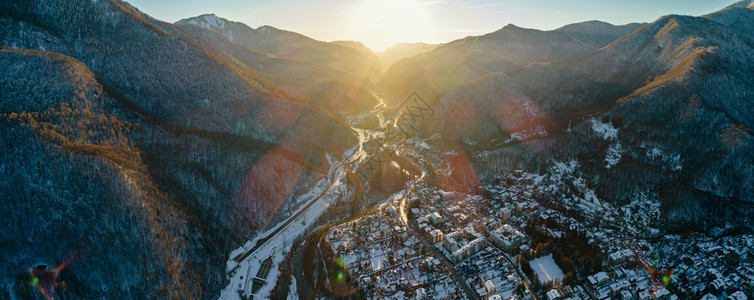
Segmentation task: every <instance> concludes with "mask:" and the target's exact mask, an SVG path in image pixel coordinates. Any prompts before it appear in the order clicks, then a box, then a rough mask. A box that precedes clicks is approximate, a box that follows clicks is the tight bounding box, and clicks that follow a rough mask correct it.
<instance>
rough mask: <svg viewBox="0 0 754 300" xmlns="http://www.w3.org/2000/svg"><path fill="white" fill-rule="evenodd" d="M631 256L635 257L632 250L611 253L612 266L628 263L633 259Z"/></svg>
mask: <svg viewBox="0 0 754 300" xmlns="http://www.w3.org/2000/svg"><path fill="white" fill-rule="evenodd" d="M631 255H633V253H632V252H631V250H628V249H623V250H620V251H616V252H613V253H610V255H609V257H608V258H609V261H610V264H612V265H617V264H621V263H624V262H626V261H628V259H629V258H631Z"/></svg>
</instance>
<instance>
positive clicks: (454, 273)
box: [408, 223, 480, 299]
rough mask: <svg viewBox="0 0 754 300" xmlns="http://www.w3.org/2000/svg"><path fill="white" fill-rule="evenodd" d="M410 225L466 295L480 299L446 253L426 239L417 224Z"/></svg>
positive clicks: (412, 230)
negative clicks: (438, 249)
mask: <svg viewBox="0 0 754 300" xmlns="http://www.w3.org/2000/svg"><path fill="white" fill-rule="evenodd" d="M408 227H409V228H411V232H413V233H414V236H416V238H418V239H419V241H420V242H421V243H422V244H423V245H424V247H427V249H429V251H432V256H434V257H436V258H437V259H439V260H440V263H442V265H443V266H445V268H446V269H448V274H449V275H450V278H451V279H453V281H455V283H456V284H457V285H458V286H460V287H461V289H462V290H463V292H464V293H465V294H466V297H467V298H469V299H480V298H479V296H477V293H476V290H474V289H472V288H471V287H470V286H469V284H468V283H466V278H465V277H464V276H462V275H461V274H460V272H458V270H456V267H455V265H454V264H453V262H451V261H450V260H449V259H448V258H447V257H445V255H444V254H442V253H440V251H437V249H435V247H434V246H433V245H432V244H431V243H429V241H427V240H426V238H425V237H424V235H422V232H421V231H420V230H419V229H418V228H416V226H415V224H413V223H409V225H408Z"/></svg>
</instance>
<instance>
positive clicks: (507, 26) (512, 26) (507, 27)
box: [503, 23, 523, 29]
mask: <svg viewBox="0 0 754 300" xmlns="http://www.w3.org/2000/svg"><path fill="white" fill-rule="evenodd" d="M503 29H523V28H521V27H518V26H516V25H515V24H513V23H508V25H505V27H503Z"/></svg>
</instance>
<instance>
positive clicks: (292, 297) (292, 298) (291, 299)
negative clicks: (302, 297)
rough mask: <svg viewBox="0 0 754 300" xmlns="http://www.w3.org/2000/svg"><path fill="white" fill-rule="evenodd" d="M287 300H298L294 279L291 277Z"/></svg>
mask: <svg viewBox="0 0 754 300" xmlns="http://www.w3.org/2000/svg"><path fill="white" fill-rule="evenodd" d="M287 299H288V300H296V299H298V291H297V290H296V277H291V286H290V287H288V298H287Z"/></svg>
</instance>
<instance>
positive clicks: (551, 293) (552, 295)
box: [545, 289, 562, 300]
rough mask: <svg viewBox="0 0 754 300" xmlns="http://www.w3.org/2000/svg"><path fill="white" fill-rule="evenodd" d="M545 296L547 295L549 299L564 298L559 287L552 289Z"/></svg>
mask: <svg viewBox="0 0 754 300" xmlns="http://www.w3.org/2000/svg"><path fill="white" fill-rule="evenodd" d="M545 296H546V297H547V300H559V299H561V298H562V296H561V295H560V292H558V290H557V289H551V290H550V291H548V292H547V294H546V295H545Z"/></svg>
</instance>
